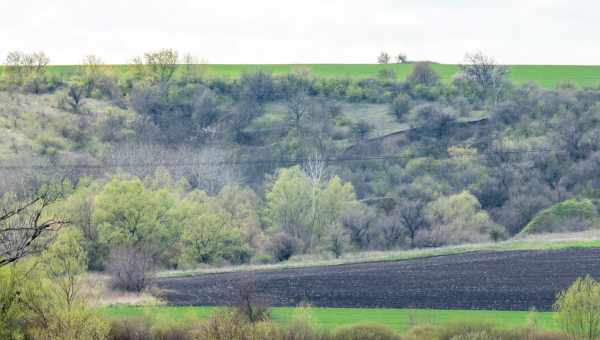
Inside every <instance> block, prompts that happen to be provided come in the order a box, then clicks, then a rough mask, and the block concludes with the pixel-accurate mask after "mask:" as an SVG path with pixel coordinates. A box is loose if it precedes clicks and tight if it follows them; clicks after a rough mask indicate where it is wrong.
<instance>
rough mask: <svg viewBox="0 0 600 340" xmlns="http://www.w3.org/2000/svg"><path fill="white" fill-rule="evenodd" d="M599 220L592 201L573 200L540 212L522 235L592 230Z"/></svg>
mask: <svg viewBox="0 0 600 340" xmlns="http://www.w3.org/2000/svg"><path fill="white" fill-rule="evenodd" d="M597 218H598V212H597V210H596V207H595V206H594V203H593V202H592V201H591V200H589V199H584V200H575V199H571V200H566V201H564V202H560V203H558V204H555V205H553V206H551V207H550V208H548V209H545V210H542V211H541V212H539V213H538V214H537V215H535V217H534V218H533V219H532V220H531V221H530V222H529V223H528V224H527V226H525V229H523V231H522V232H521V233H522V234H539V233H554V232H561V231H563V232H564V231H582V230H586V229H589V228H591V227H592V226H593V225H594V223H595V222H596V219H597Z"/></svg>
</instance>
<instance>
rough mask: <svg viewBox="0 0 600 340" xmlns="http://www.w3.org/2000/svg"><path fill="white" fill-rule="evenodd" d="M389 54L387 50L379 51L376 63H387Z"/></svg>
mask: <svg viewBox="0 0 600 340" xmlns="http://www.w3.org/2000/svg"><path fill="white" fill-rule="evenodd" d="M390 59H391V58H390V55H389V53H387V52H381V54H379V56H378V57H377V63H378V64H389V63H390Z"/></svg>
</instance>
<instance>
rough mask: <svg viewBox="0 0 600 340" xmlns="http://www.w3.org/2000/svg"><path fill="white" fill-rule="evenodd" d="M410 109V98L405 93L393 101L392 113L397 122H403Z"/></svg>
mask: <svg viewBox="0 0 600 340" xmlns="http://www.w3.org/2000/svg"><path fill="white" fill-rule="evenodd" d="M410 109H411V102H410V98H409V97H408V96H407V95H406V94H404V93H400V94H399V95H397V96H396V97H395V98H394V99H393V100H392V104H391V105H390V111H391V113H392V115H394V117H396V119H397V120H403V119H404V117H405V116H406V115H407V114H408V113H409V112H410Z"/></svg>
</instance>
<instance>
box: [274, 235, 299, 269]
mask: <svg viewBox="0 0 600 340" xmlns="http://www.w3.org/2000/svg"><path fill="white" fill-rule="evenodd" d="M303 248H304V242H302V240H300V239H298V238H295V237H293V236H290V235H288V234H286V233H277V234H275V235H273V237H272V238H271V242H270V244H269V245H268V249H269V250H270V252H271V254H273V257H274V258H275V259H276V260H277V261H280V262H281V261H287V260H289V259H290V257H292V255H295V254H297V253H299V252H300V251H302V249H303Z"/></svg>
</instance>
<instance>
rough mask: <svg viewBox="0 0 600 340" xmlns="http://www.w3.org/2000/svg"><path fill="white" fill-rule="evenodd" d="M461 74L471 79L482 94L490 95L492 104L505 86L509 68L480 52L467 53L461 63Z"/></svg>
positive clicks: (496, 100)
mask: <svg viewBox="0 0 600 340" xmlns="http://www.w3.org/2000/svg"><path fill="white" fill-rule="evenodd" d="M461 69H462V72H463V76H464V77H465V78H466V79H467V80H469V81H472V82H473V83H474V84H475V85H477V87H478V88H479V89H480V90H481V91H482V94H483V95H484V96H488V97H491V98H492V100H493V103H494V105H495V104H496V103H497V102H498V100H499V98H500V96H501V94H502V91H503V90H504V89H505V87H506V80H507V77H508V74H509V69H508V67H506V66H503V65H499V64H498V63H497V62H496V60H494V58H492V57H490V56H487V55H485V54H483V53H482V52H475V53H468V54H467V55H466V56H465V64H463V65H461Z"/></svg>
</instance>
